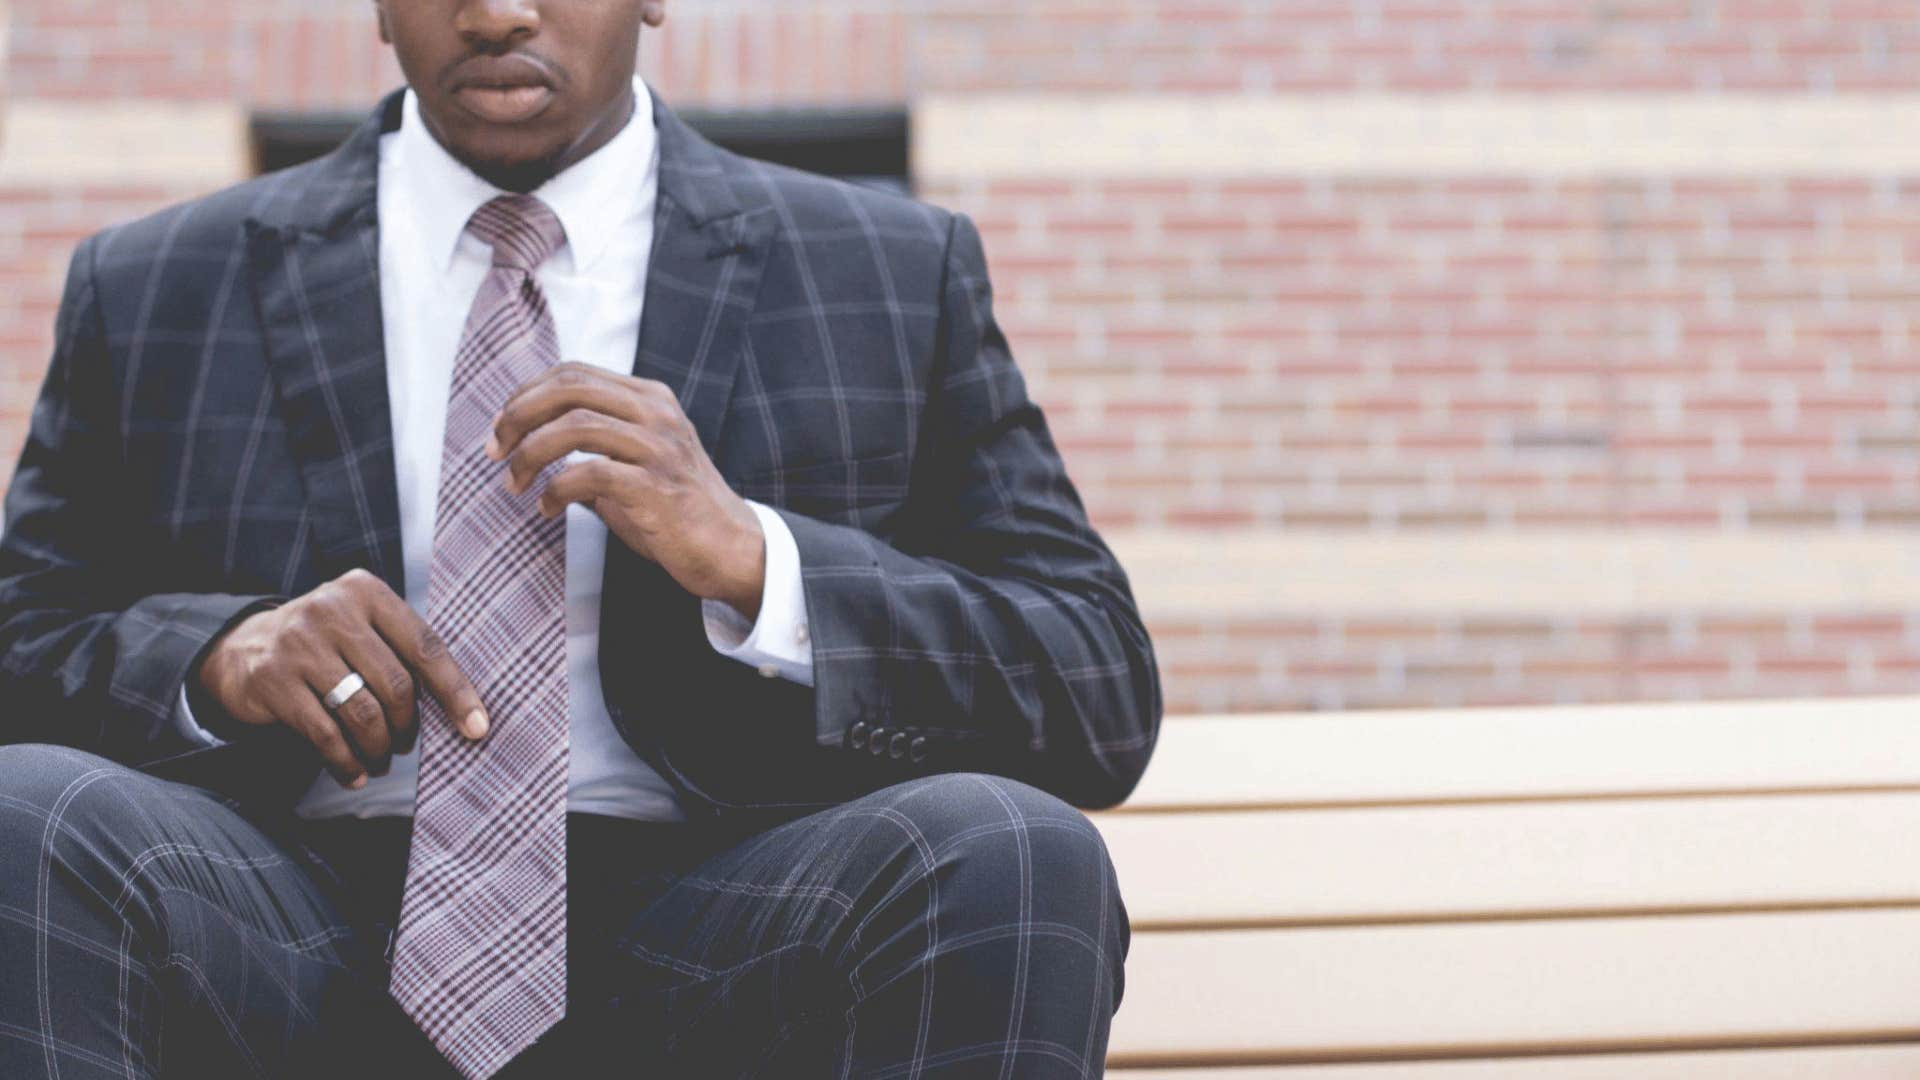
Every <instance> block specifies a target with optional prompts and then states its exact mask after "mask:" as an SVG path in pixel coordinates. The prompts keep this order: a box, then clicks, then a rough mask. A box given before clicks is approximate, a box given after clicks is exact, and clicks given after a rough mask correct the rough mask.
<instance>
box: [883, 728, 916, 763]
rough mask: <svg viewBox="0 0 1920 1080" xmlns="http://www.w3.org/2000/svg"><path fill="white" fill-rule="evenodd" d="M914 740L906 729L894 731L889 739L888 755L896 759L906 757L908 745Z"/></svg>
mask: <svg viewBox="0 0 1920 1080" xmlns="http://www.w3.org/2000/svg"><path fill="white" fill-rule="evenodd" d="M912 741H913V740H912V738H911V737H910V736H909V735H908V734H907V733H906V732H904V731H896V732H894V733H893V738H892V739H891V740H889V741H888V743H887V756H888V757H890V758H892V759H893V760H895V761H899V760H900V759H901V758H903V757H906V756H907V747H908V746H909V745H911V743H912Z"/></svg>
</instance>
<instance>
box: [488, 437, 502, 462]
mask: <svg viewBox="0 0 1920 1080" xmlns="http://www.w3.org/2000/svg"><path fill="white" fill-rule="evenodd" d="M487 456H488V457H490V458H492V459H493V460H495V461H499V460H500V436H498V435H489V436H487Z"/></svg>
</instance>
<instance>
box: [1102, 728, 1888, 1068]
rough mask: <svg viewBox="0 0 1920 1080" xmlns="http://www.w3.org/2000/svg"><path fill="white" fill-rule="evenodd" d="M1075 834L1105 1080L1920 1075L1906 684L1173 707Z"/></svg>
mask: <svg viewBox="0 0 1920 1080" xmlns="http://www.w3.org/2000/svg"><path fill="white" fill-rule="evenodd" d="M1095 820H1096V821H1097V823H1098V824H1099V826H1100V828H1101V830H1102V832H1103V834H1104V835H1105V836H1106V838H1107V841H1108V845H1109V847H1110V849H1111V850H1112V852H1113V857H1114V861H1115V864H1116V866H1117V867H1118V869H1119V873H1120V878H1121V883H1122V887H1123V888H1124V889H1125V891H1126V896H1127V902H1128V908H1129V912H1130V914H1131V916H1132V918H1133V923H1134V927H1135V937H1134V944H1133V951H1132V954H1131V956H1130V958H1129V963H1128V990H1127V997H1126V1001H1125V1003H1124V1004H1123V1006H1122V1008H1121V1011H1120V1014H1119V1016H1118V1017H1117V1018H1116V1020H1115V1024H1114V1032H1113V1038H1112V1042H1111V1046H1110V1054H1109V1062H1110V1064H1111V1066H1112V1067H1113V1068H1114V1070H1115V1074H1116V1075H1118V1076H1123V1077H1132V1076H1137V1077H1138V1078H1139V1080H1146V1078H1147V1077H1152V1078H1154V1080H1177V1078H1179V1077H1183V1076H1184V1077H1202V1076H1205V1077H1217V1078H1219V1080H1317V1078H1321V1077H1326V1078H1329V1080H1333V1078H1340V1080H1384V1078H1390V1077H1391V1078H1399V1077H1406V1078H1408V1080H1446V1078H1449V1077H1467V1076H1475V1077H1479V1076H1484V1077H1488V1078H1503V1077H1518V1076H1528V1077H1534V1076H1539V1077H1558V1076H1567V1077H1579V1076H1598V1075H1601V1074H1602V1073H1603V1072H1604V1073H1605V1074H1606V1075H1610V1076H1614V1075H1633V1076H1653V1077H1661V1076H1669V1075H1671V1076H1682V1075H1685V1076H1708V1077H1711V1076H1719V1075H1725V1076H1763V1077H1764V1076H1774V1075H1779V1076H1786V1075H1818V1076H1822V1077H1828V1076H1832V1077H1841V1078H1854V1077H1893V1076H1902V1077H1907V1076H1916V1075H1920V698H1879V699H1850V700H1823V701H1804V702H1743V703H1719V704H1711V705H1704V704H1684V705H1627V706H1580V707H1556V708H1524V709H1487V710H1444V711H1408V712H1377V713H1349V714H1332V713H1318V714H1297V715H1238V716H1222V717H1184V718H1182V717H1175V718H1169V719H1168V720H1167V722H1166V725H1165V731H1164V733H1163V737H1162V743H1161V747H1160V750H1159V751H1158V752H1157V753H1156V757H1155V761H1154V764H1153V766H1152V768H1151V769H1150V770H1149V772H1148V775H1147V778H1146V780H1145V781H1144V782H1143V783H1142V785H1141V788H1140V790H1139V791H1138V792H1137V793H1136V796H1135V797H1134V799H1132V800H1131V801H1130V802H1129V803H1128V804H1127V805H1126V806H1125V807H1123V808H1121V809H1118V810H1115V811H1110V812H1108V813H1104V814H1100V815H1096V816H1095ZM1192 1070H1200V1071H1192ZM1712 1070H1720V1071H1718V1072H1715V1071H1712Z"/></svg>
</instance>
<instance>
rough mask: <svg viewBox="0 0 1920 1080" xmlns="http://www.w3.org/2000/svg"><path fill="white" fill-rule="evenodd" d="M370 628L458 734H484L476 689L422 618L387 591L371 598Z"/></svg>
mask: <svg viewBox="0 0 1920 1080" xmlns="http://www.w3.org/2000/svg"><path fill="white" fill-rule="evenodd" d="M373 628H374V629H375V630H377V631H379V633H380V636H381V637H382V638H385V639H386V642H387V644H388V645H389V646H391V647H392V649H393V652H394V655H395V656H398V657H399V658H400V662H401V663H403V664H405V665H406V666H407V668H408V670H410V671H412V672H413V675H414V679H415V681H416V683H417V684H418V685H419V686H421V687H422V688H424V689H425V690H426V691H427V693H429V694H432V695H433V698H434V700H435V701H438V702H439V703H440V707H441V708H442V709H445V710H446V713H447V716H448V717H449V718H450V719H452V720H453V723H454V726H455V727H457V728H459V729H460V733H461V734H462V735H465V736H466V737H467V738H469V739H476V740H477V739H483V738H485V737H486V734H487V712H486V710H485V709H484V708H482V707H481V705H480V692H479V691H478V690H475V689H474V688H473V684H472V683H471V682H468V681H467V676H466V673H464V672H462V671H461V670H460V665H458V664H456V663H454V660H453V654H452V653H451V652H449V651H448V650H447V643H446V641H445V640H443V639H442V638H441V637H440V635H439V634H438V633H436V632H435V631H434V629H433V627H431V626H428V625H427V622H426V620H425V619H422V618H421V617H420V616H419V615H418V614H417V613H416V612H415V611H414V610H413V609H412V608H410V607H408V606H407V603H406V601H404V600H402V599H400V598H399V597H397V596H393V595H392V592H391V590H389V591H388V594H387V597H386V598H378V599H376V600H375V601H374V609H373Z"/></svg>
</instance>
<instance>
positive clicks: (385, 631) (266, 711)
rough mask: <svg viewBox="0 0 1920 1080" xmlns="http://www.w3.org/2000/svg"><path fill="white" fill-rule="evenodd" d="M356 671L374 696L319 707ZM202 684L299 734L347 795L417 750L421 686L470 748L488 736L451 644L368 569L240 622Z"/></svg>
mask: <svg viewBox="0 0 1920 1080" xmlns="http://www.w3.org/2000/svg"><path fill="white" fill-rule="evenodd" d="M349 672H358V673H359V674H360V676H361V678H363V679H365V680H366V682H367V686H366V689H364V690H362V691H360V692H359V693H356V694H354V695H353V696H352V697H350V698H348V699H347V700H346V702H345V703H344V704H342V705H341V706H340V708H339V709H337V710H335V711H333V712H328V711H327V707H326V705H325V704H323V702H322V700H321V699H322V698H323V697H324V696H325V695H326V694H327V692H328V691H330V690H332V689H333V688H334V687H335V686H337V685H339V683H340V680H342V679H344V678H346V677H347V674H348V673H349ZM198 678H199V680H200V685H201V686H202V687H203V688H205V690H206V692H207V694H209V695H210V696H211V697H212V698H213V699H214V701H216V702H217V703H219V705H220V706H221V707H222V708H223V709H225V710H226V711H227V713H228V714H229V715H231V716H232V717H233V718H234V719H235V720H238V721H240V722H241V723H246V724H284V725H285V726H287V727H290V728H292V729H293V730H295V731H297V732H299V733H300V735H301V736H302V737H304V738H305V739H306V740H307V741H308V742H311V743H312V744H313V745H314V748H315V749H317V750H319V751H320V757H321V758H322V759H323V760H324V761H325V762H326V765H327V771H328V772H330V773H332V774H333V778H334V779H335V780H337V781H339V783H340V784H341V786H342V787H347V788H355V789H357V788H361V787H364V786H366V783H367V774H368V773H372V774H373V775H375V776H382V775H385V773H386V771H387V769H388V767H389V766H390V765H391V764H392V762H393V755H394V754H395V753H401V754H404V753H407V752H408V751H410V750H412V749H413V744H414V740H415V738H416V736H417V735H418V734H419V727H418V722H417V717H416V715H415V708H414V695H415V690H416V688H418V689H419V690H423V691H425V692H426V693H429V694H432V695H433V697H434V699H435V700H437V701H439V702H440V704H441V706H442V707H444V708H445V709H446V713H447V716H449V717H451V718H453V720H454V722H455V724H456V726H457V727H458V728H459V729H460V732H461V734H463V735H465V736H466V737H467V738H469V739H481V738H485V737H486V734H487V714H486V710H485V709H484V708H482V706H481V704H480V694H479V692H478V691H476V690H475V689H474V688H473V684H472V683H470V682H468V681H467V677H466V675H464V674H462V673H461V671H460V668H459V667H458V666H457V665H456V664H455V663H454V662H453V657H452V655H451V654H450V653H449V652H448V651H447V646H446V642H444V641H442V640H441V638H440V635H439V634H437V633H435V632H434V630H433V628H432V627H430V626H428V625H427V623H426V620H424V619H422V618H421V617H420V616H419V615H418V614H417V613H416V612H415V611H414V610H413V609H412V608H410V607H408V606H407V602H406V601H405V600H403V599H401V598H400V597H399V596H398V595H396V594H395V593H394V591H393V590H392V589H390V588H388V587H387V583H386V582H384V581H382V580H380V579H379V578H378V577H376V576H374V575H373V574H370V573H368V572H367V571H365V570H350V571H348V572H347V573H345V574H343V575H341V576H340V577H338V578H335V579H334V580H332V581H329V582H327V583H326V584H325V585H322V586H320V587H319V588H317V589H315V590H313V591H312V592H310V593H308V594H306V595H305V596H302V597H300V598H298V599H296V600H293V601H290V602H288V603H286V604H283V605H281V606H280V607H277V608H271V609H269V610H266V611H262V612H259V613H258V614H255V615H252V616H249V617H248V618H246V619H243V620H241V622H240V623H239V624H238V625H236V626H234V627H232V628H230V629H229V630H227V632H226V633H225V634H223V635H221V636H220V637H219V638H217V639H216V640H215V641H214V644H213V646H212V647H211V648H210V649H209V650H208V652H207V655H206V658H205V659H204V660H202V661H201V663H200V671H199V675H198Z"/></svg>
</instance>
